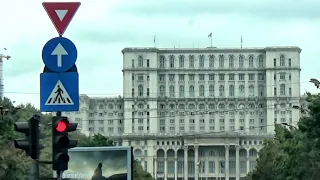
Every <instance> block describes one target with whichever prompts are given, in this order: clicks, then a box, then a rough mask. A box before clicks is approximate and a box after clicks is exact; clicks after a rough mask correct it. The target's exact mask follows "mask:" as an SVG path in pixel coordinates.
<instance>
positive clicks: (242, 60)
mask: <svg viewBox="0 0 320 180" xmlns="http://www.w3.org/2000/svg"><path fill="white" fill-rule="evenodd" d="M243 66H244V56H243V55H240V56H239V68H243Z"/></svg>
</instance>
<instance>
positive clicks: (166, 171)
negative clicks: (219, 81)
mask: <svg viewBox="0 0 320 180" xmlns="http://www.w3.org/2000/svg"><path fill="white" fill-rule="evenodd" d="M167 179H168V157H167V150H164V180H167Z"/></svg>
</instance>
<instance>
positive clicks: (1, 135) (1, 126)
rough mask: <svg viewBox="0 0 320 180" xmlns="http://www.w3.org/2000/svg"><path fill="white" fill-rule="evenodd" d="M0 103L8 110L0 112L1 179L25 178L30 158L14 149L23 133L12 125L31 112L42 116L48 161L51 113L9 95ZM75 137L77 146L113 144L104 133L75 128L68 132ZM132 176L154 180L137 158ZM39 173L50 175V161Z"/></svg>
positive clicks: (44, 156) (44, 157)
mask: <svg viewBox="0 0 320 180" xmlns="http://www.w3.org/2000/svg"><path fill="white" fill-rule="evenodd" d="M0 106H2V107H3V108H6V109H8V111H7V112H6V113H5V114H3V116H2V115H1V114H0V179H8V180H9V179H10V180H25V179H28V175H29V171H30V167H31V158H30V157H27V156H26V154H25V153H24V152H23V151H22V150H20V149H16V148H15V147H14V145H13V140H14V139H16V138H19V137H21V138H23V134H22V133H16V132H15V131H14V129H13V127H14V123H15V122H19V121H27V120H29V119H30V118H31V117H32V116H33V115H35V114H38V115H40V117H41V122H40V124H41V127H40V128H41V129H40V144H41V145H42V146H43V147H44V148H43V149H42V150H41V154H40V160H41V161H51V140H52V138H51V126H50V123H51V115H49V114H42V113H41V112H40V111H39V110H38V109H37V108H35V107H34V106H32V105H31V104H26V105H19V106H16V107H15V106H14V105H13V103H12V102H11V101H10V99H8V98H3V99H0ZM71 136H72V137H73V138H74V139H78V140H79V141H78V147H81V146H82V147H90V146H91V147H98V146H99V147H102V146H113V142H112V141H111V140H109V139H108V138H107V137H105V136H103V135H101V134H97V135H94V136H92V137H87V136H85V135H83V134H80V133H78V132H74V133H72V134H71ZM133 176H134V178H133V179H134V180H153V178H152V177H151V175H150V174H149V173H148V172H146V171H144V170H143V168H142V166H141V165H140V163H139V162H138V161H136V160H135V161H134V164H133ZM40 177H52V167H51V165H40Z"/></svg>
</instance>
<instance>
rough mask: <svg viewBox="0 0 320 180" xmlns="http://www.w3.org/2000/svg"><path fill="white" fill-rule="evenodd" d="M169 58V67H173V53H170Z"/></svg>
mask: <svg viewBox="0 0 320 180" xmlns="http://www.w3.org/2000/svg"><path fill="white" fill-rule="evenodd" d="M169 60H170V63H169V65H170V66H169V67H170V68H174V55H170V57H169Z"/></svg>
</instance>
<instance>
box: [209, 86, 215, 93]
mask: <svg viewBox="0 0 320 180" xmlns="http://www.w3.org/2000/svg"><path fill="white" fill-rule="evenodd" d="M209 96H214V85H210V86H209Z"/></svg>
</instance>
